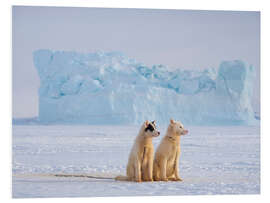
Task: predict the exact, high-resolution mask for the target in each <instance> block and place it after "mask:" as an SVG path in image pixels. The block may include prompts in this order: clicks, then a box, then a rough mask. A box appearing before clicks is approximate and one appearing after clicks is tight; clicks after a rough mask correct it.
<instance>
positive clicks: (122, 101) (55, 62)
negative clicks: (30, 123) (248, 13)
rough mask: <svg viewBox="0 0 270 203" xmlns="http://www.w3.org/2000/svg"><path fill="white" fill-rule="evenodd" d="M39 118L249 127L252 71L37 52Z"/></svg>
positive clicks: (231, 65) (227, 65) (235, 65)
mask: <svg viewBox="0 0 270 203" xmlns="http://www.w3.org/2000/svg"><path fill="white" fill-rule="evenodd" d="M33 56H34V64H35V67H36V68H37V70H38V74H39V77H40V89H39V120H40V121H41V122H44V123H78V124H140V123H142V122H143V121H144V120H146V119H148V120H152V119H155V120H156V121H157V122H158V123H159V124H166V123H168V121H169V119H170V118H174V119H176V120H181V121H182V122H183V123H184V124H188V125H226V124H228V125H231V124H232V125H234V124H253V123H254V122H255V119H254V111H253V108H252V105H251V96H252V95H251V94H252V88H253V78H254V70H253V67H252V66H246V65H245V63H244V62H242V61H239V60H235V61H224V62H222V63H221V64H220V66H219V68H218V69H217V70H216V69H214V68H212V69H205V70H204V71H191V70H181V69H177V70H170V69H168V68H167V67H166V66H163V65H154V66H152V67H147V66H146V65H144V64H142V63H139V62H137V61H136V60H134V59H131V58H128V57H126V56H125V55H124V54H122V53H119V52H97V53H89V54H82V53H76V52H71V51H50V50H37V51H35V52H34V53H33Z"/></svg>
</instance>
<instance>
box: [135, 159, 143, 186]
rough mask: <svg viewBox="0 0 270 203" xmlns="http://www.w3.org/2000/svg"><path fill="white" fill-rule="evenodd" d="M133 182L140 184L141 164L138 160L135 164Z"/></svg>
mask: <svg viewBox="0 0 270 203" xmlns="http://www.w3.org/2000/svg"><path fill="white" fill-rule="evenodd" d="M135 181H136V182H142V173H141V163H140V161H139V160H138V159H137V160H136V162H135Z"/></svg>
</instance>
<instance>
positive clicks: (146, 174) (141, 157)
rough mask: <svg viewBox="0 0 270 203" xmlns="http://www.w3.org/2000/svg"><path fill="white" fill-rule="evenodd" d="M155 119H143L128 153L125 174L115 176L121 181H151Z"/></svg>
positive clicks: (155, 134)
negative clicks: (151, 120) (150, 120)
mask: <svg viewBox="0 0 270 203" xmlns="http://www.w3.org/2000/svg"><path fill="white" fill-rule="evenodd" d="M159 134H160V132H159V131H157V129H156V125H155V121H153V122H149V121H145V122H144V123H143V125H142V126H141V129H140V131H139V134H138V136H137V137H136V139H135V142H134V144H133V147H132V149H131V152H130V154H129V159H128V164H127V168H126V173H127V175H126V176H117V177H116V178H115V179H116V180H121V181H136V182H141V181H153V159H154V146H153V143H152V139H153V137H157V136H159Z"/></svg>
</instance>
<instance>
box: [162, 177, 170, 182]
mask: <svg viewBox="0 0 270 203" xmlns="http://www.w3.org/2000/svg"><path fill="white" fill-rule="evenodd" d="M161 181H166V182H167V181H169V179H168V178H162V179H161Z"/></svg>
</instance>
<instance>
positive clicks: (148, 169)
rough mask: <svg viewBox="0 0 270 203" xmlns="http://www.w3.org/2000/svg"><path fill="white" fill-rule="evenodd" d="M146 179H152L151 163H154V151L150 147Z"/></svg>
mask: <svg viewBox="0 0 270 203" xmlns="http://www.w3.org/2000/svg"><path fill="white" fill-rule="evenodd" d="M147 164H148V167H147V172H148V181H153V164H154V152H153V150H152V149H149V151H148V163H147Z"/></svg>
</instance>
